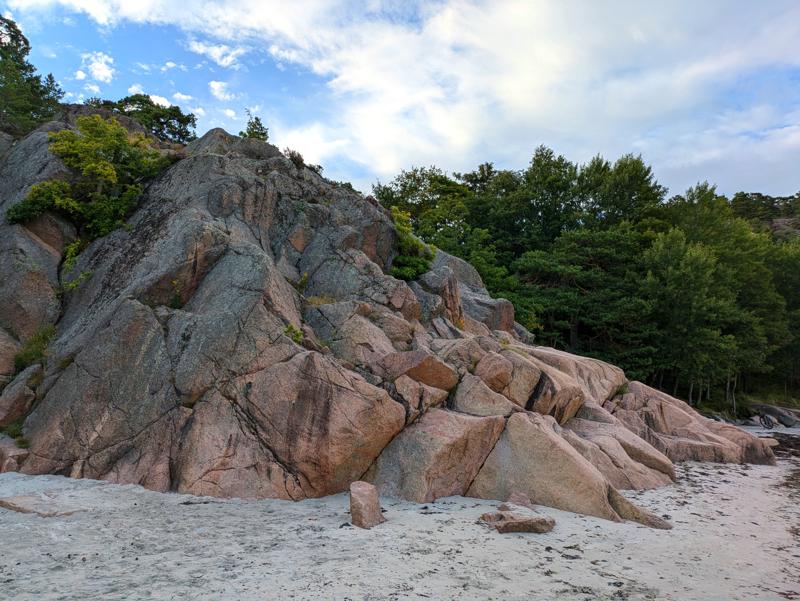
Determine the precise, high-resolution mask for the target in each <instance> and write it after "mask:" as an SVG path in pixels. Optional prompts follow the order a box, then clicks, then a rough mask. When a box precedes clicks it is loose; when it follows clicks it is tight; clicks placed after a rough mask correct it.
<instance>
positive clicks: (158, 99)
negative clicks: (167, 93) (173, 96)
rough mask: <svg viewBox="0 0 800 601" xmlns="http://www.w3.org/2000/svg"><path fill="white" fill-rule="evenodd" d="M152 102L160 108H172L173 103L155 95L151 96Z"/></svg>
mask: <svg viewBox="0 0 800 601" xmlns="http://www.w3.org/2000/svg"><path fill="white" fill-rule="evenodd" d="M150 100H152V101H153V102H155V103H156V104H157V105H159V106H172V103H171V102H170V101H169V100H167V99H166V98H164V97H163V96H156V95H155V94H150Z"/></svg>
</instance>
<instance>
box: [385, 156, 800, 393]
mask: <svg viewBox="0 0 800 601" xmlns="http://www.w3.org/2000/svg"><path fill="white" fill-rule="evenodd" d="M374 194H375V196H376V198H377V199H378V200H379V201H380V202H381V204H382V205H383V206H385V207H397V210H400V211H404V212H405V217H404V218H403V219H401V220H400V224H399V226H398V232H401V235H405V234H408V236H407V237H406V239H407V240H416V239H415V238H413V237H412V236H410V233H411V230H412V229H413V232H414V233H416V235H417V236H419V237H420V238H421V239H422V240H424V241H425V242H428V243H432V244H436V246H437V247H439V248H441V249H442V250H444V251H446V252H449V253H451V254H454V255H456V256H458V257H461V258H463V259H465V260H467V261H469V262H470V263H472V264H473V265H474V266H475V267H476V269H477V270H478V272H479V273H480V275H481V277H482V278H483V280H484V283H485V284H486V286H487V288H488V289H489V291H490V292H492V293H493V294H494V295H496V296H502V297H505V298H508V299H509V300H510V301H511V302H512V303H513V304H514V307H515V313H516V319H517V321H519V322H520V323H522V324H523V325H524V326H525V327H527V328H528V329H529V330H531V331H533V332H534V333H535V334H536V336H537V338H538V340H540V341H541V342H542V343H544V344H548V345H552V346H556V347H559V348H565V349H568V350H570V351H572V352H576V353H579V354H584V355H590V356H594V357H598V358H600V359H604V360H607V361H610V362H612V363H615V364H618V365H621V366H622V367H623V368H624V369H625V370H626V372H627V374H628V376H629V377H631V378H636V379H642V380H646V381H648V382H649V383H651V384H653V385H655V386H658V387H662V388H664V389H667V390H669V391H670V392H673V393H678V394H681V395H684V396H687V397H689V399H690V400H692V401H700V400H702V402H703V403H704V404H706V405H709V406H711V405H713V404H714V403H716V402H720V401H719V399H720V398H721V399H722V401H721V402H722V403H723V404H724V403H728V404H731V400H732V398H733V396H734V394H736V395H738V396H741V395H742V394H743V393H748V394H749V393H752V391H753V390H756V389H765V390H766V389H768V387H769V386H770V385H774V381H775V380H777V381H779V382H781V383H783V385H784V388H785V395H784V396H786V397H787V398H792V395H793V394H794V395H795V396H800V235H798V234H800V194H797V195H795V196H791V197H780V198H776V197H769V196H765V195H760V194H744V193H740V194H737V195H736V196H734V197H733V199H732V200H728V199H727V198H725V197H724V196H721V195H719V194H718V193H717V192H716V190H715V189H714V187H713V186H710V185H708V184H699V185H697V186H695V187H693V188H691V189H689V190H688V191H686V193H685V194H683V195H678V196H674V197H672V198H671V199H669V200H666V194H667V190H666V189H665V188H664V187H663V186H661V185H660V184H659V183H658V182H657V181H656V179H655V177H654V175H653V172H652V170H651V168H650V167H649V166H648V165H646V164H645V163H644V162H643V160H642V159H641V157H638V156H633V155H625V156H623V157H621V158H620V159H618V160H617V161H614V162H609V161H606V160H605V159H603V158H602V157H599V156H598V157H595V158H594V159H592V160H591V161H589V162H588V163H587V164H585V165H578V164H575V163H572V162H570V161H568V160H567V159H566V158H564V157H563V156H558V155H556V154H555V153H554V152H553V151H552V150H550V149H548V148H545V147H540V148H537V149H536V151H535V152H534V155H533V157H532V159H531V161H530V163H529V165H528V166H527V167H526V168H525V169H523V170H520V171H510V170H498V169H495V168H494V166H493V165H492V164H491V163H484V164H482V165H480V166H478V168H477V169H476V170H475V171H472V172H468V173H458V174H454V175H453V176H452V177H451V176H449V175H447V174H446V173H444V172H443V171H442V170H440V169H438V168H436V167H426V168H412V169H411V170H409V171H403V172H401V173H400V174H399V175H398V176H397V177H396V178H395V179H394V180H392V181H391V182H389V183H388V184H380V183H379V184H377V185H376V186H375V187H374ZM403 232H404V233H403ZM417 242H419V241H418V240H417ZM409 244H410V243H409ZM401 257H402V258H401ZM401 257H398V259H399V261H395V264H394V268H393V269H395V270H397V273H398V276H399V277H405V278H414V277H418V275H419V274H420V273H421V272H422V271H424V270H425V265H424V264H423V262H422V261H420V260H419V259H418V257H419V254H417V253H414V252H410V253H406V252H404V251H402V250H401ZM792 391H794V392H792ZM715 399H717V400H715Z"/></svg>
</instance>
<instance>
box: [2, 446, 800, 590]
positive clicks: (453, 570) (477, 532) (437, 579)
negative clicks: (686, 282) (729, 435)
mask: <svg viewBox="0 0 800 601" xmlns="http://www.w3.org/2000/svg"><path fill="white" fill-rule="evenodd" d="M798 471H800V462H798V460H797V458H781V459H780V460H779V461H778V464H777V465H776V466H747V465H720V464H699V463H685V464H681V465H679V466H678V475H679V477H678V482H677V483H676V484H675V485H673V486H669V487H665V488H661V489H658V490H651V491H645V492H639V493H628V494H629V495H630V497H631V498H633V499H635V501H636V502H637V503H639V504H640V505H642V506H644V507H647V508H649V509H651V510H652V511H654V512H657V514H658V515H662V516H664V517H667V518H668V519H669V520H670V521H671V522H672V523H673V525H674V529H673V530H671V531H660V530H653V529H649V528H646V527H643V526H639V525H637V524H633V523H622V524H618V523H612V522H608V521H604V520H600V519H596V518H590V517H583V516H579V515H575V514H570V513H566V512H563V511H558V510H555V509H549V508H544V507H543V508H541V509H540V511H541V512H542V513H545V514H547V515H551V516H553V517H554V518H555V519H556V527H555V529H554V530H553V531H552V532H550V533H548V534H499V533H497V532H494V531H491V530H489V529H487V528H486V527H485V526H483V525H480V524H478V523H476V521H477V519H478V517H479V516H480V515H481V513H483V512H485V511H487V510H490V509H492V508H494V507H495V506H496V505H497V504H496V503H494V502H489V501H480V500H476V499H470V498H462V497H450V498H445V499H440V500H439V501H437V502H436V503H431V504H428V505H416V504H413V503H407V502H402V501H396V500H392V499H383V507H384V509H385V516H386V517H387V518H388V522H386V523H385V524H382V525H380V526H378V527H376V528H374V529H372V530H369V531H367V530H360V529H358V528H354V527H352V526H350V525H349V515H348V513H347V511H348V498H347V495H345V494H340V495H335V496H332V497H327V498H323V499H316V500H310V501H303V502H300V503H291V502H284V501H242V500H221V499H211V498H201V497H192V496H186V495H176V494H160V493H154V492H149V491H146V490H145V489H143V488H140V487H137V486H132V485H125V486H119V485H113V484H108V483H104V482H98V481H91V480H70V479H67V478H62V477H58V476H37V477H30V476H22V475H19V474H14V473H6V474H2V475H0V497H3V498H6V499H7V498H8V497H14V496H24V497H26V498H24V499H22V503H23V504H25V505H27V506H28V507H31V508H33V509H36V510H37V511H39V512H40V513H45V514H56V515H53V516H52V517H41V516H40V515H37V514H35V513H20V512H18V511H12V510H8V509H0V541H2V555H0V597H2V598H3V599H15V600H18V601H23V600H34V599H35V600H37V601H50V600H56V599H60V600H67V599H70V600H72V599H75V600H78V599H80V600H89V599H104V600H122V599H159V600H161V599H163V600H170V599H175V600H178V599H180V600H182V601H189V600H209V601H210V600H227V599H237V600H243V601H250V600H256V599H259V600H261V599H325V600H329V601H367V600H372V601H375V600H381V599H398V600H399V599H437V600H445V599H497V600H501V599H502V600H504V599H532V598H533V599H555V598H558V599H567V600H569V599H580V600H584V599H585V600H589V599H615V600H617V599H631V600H632V599H672V600H676V601H677V600H681V601H685V600H692V599H697V600H700V599H703V600H711V599H719V600H723V599H724V600H731V599H741V600H753V599H765V600H766V599H775V600H781V599H800V503H798V491H797V489H796V488H793V487H792V486H787V482H791V476H792V474H794V476H795V479H794V483H795V484H794V486H796V482H797V472H798Z"/></svg>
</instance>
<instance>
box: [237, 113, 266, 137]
mask: <svg viewBox="0 0 800 601" xmlns="http://www.w3.org/2000/svg"><path fill="white" fill-rule="evenodd" d="M245 113H247V128H246V129H245V131H240V132H239V135H240V136H241V137H243V138H254V139H256V140H261V141H263V142H266V141H267V140H268V139H269V129H267V128H266V127H264V124H263V123H261V118H260V117H258V116H257V115H254V114H253V113H251V112H250V109H246V110H245Z"/></svg>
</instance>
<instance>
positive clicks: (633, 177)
mask: <svg viewBox="0 0 800 601" xmlns="http://www.w3.org/2000/svg"><path fill="white" fill-rule="evenodd" d="M578 188H579V192H580V197H581V205H582V210H583V212H584V213H585V215H586V219H587V221H588V223H590V224H593V225H595V226H600V225H602V226H608V225H615V224H618V223H620V222H622V221H623V220H625V221H631V222H637V221H640V220H641V219H643V218H644V217H646V216H647V214H648V212H650V211H652V210H653V209H655V208H656V207H658V205H659V204H660V203H661V202H663V200H664V197H665V196H666V194H667V189H666V188H664V187H663V186H662V185H661V184H659V183H658V182H657V181H656V180H655V177H654V175H653V171H652V169H651V168H650V167H649V166H648V165H646V164H645V163H644V161H643V160H642V157H641V156H634V155H632V154H626V155H624V156H622V157H620V158H619V159H618V160H617V161H616V163H614V165H613V166H611V165H610V164H609V163H608V161H606V160H604V159H603V158H602V157H600V156H596V157H595V158H593V159H592V160H591V161H589V163H588V164H586V165H585V166H583V167H582V168H581V170H580V175H579V177H578Z"/></svg>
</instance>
